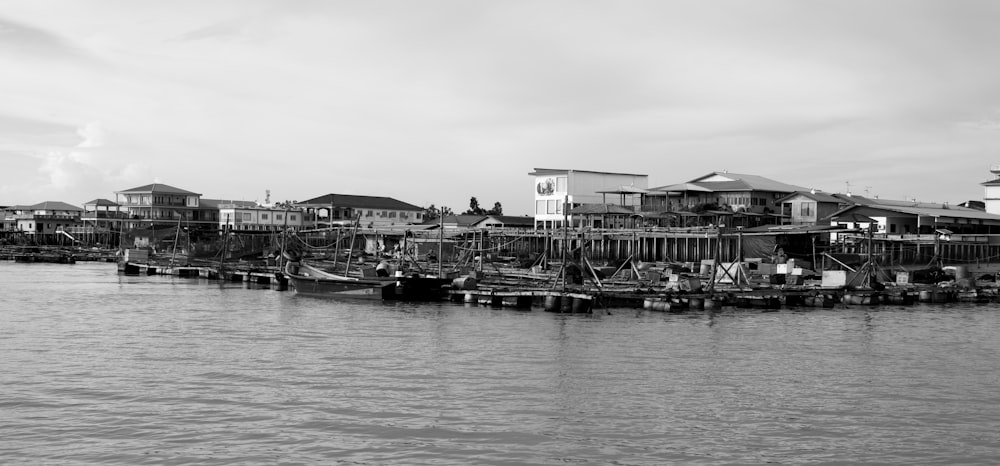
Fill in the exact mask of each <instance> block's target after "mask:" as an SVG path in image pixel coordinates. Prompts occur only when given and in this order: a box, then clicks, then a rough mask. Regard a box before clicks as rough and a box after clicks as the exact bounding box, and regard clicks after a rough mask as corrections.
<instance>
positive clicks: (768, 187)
mask: <svg viewBox="0 0 1000 466" xmlns="http://www.w3.org/2000/svg"><path fill="white" fill-rule="evenodd" d="M713 177H717V178H722V180H720V181H706V180H708V179H710V178H713ZM653 189H654V190H656V191H702V192H721V191H769V192H785V193H791V192H795V191H809V190H808V189H807V188H803V187H801V186H795V185H792V184H787V183H782V182H780V181H775V180H772V179H770V178H765V177H763V176H759V175H746V174H741V173H727V172H712V173H709V174H707V175H704V176H701V177H698V178H695V179H693V180H691V181H688V182H687V183H680V184H674V185H667V186H661V187H659V188H653Z"/></svg>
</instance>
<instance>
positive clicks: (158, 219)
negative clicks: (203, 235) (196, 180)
mask: <svg viewBox="0 0 1000 466" xmlns="http://www.w3.org/2000/svg"><path fill="white" fill-rule="evenodd" d="M115 199H116V200H115V202H116V203H117V204H118V205H119V206H120V208H121V209H122V211H123V212H127V214H128V215H127V219H126V220H125V223H126V224H125V227H126V228H128V229H135V228H143V229H159V228H163V227H168V226H176V225H177V223H178V222H179V221H180V222H183V223H184V224H185V225H186V226H188V227H190V228H198V229H206V228H213V229H214V228H216V227H217V226H218V216H217V215H218V210H217V209H213V208H202V207H201V194H198V193H194V192H191V191H187V190H184V189H180V188H175V187H173V186H170V185H166V184H163V183H153V184H147V185H144V186H138V187H135V188H131V189H126V190H123V191H116V192H115Z"/></svg>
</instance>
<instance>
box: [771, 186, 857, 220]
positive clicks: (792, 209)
mask: <svg viewBox="0 0 1000 466" xmlns="http://www.w3.org/2000/svg"><path fill="white" fill-rule="evenodd" d="M849 199H850V198H847V199H846V200H845V199H844V198H842V197H840V196H838V195H836V194H830V193H823V192H819V191H816V190H811V191H796V192H794V193H791V194H789V195H787V196H785V197H782V198H779V199H778V200H777V201H775V202H776V203H777V204H778V205H780V206H781V210H780V212H781V223H782V224H783V225H819V224H821V223H823V222H822V221H825V220H826V219H827V218H828V217H829V216H831V215H833V214H834V213H835V212H837V211H838V210H840V209H842V208H844V207H847V206H848V205H851V204H852V203H851V202H850V200H849Z"/></svg>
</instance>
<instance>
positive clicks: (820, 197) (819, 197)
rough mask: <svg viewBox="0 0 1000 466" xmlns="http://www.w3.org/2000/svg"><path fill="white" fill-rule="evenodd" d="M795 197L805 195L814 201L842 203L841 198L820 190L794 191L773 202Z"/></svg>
mask: <svg viewBox="0 0 1000 466" xmlns="http://www.w3.org/2000/svg"><path fill="white" fill-rule="evenodd" d="M796 197H805V198H807V199H812V200H814V201H816V202H832V203H835V204H840V203H844V200H843V199H841V198H839V197H837V196H836V195H834V194H827V193H821V192H818V191H817V192H812V191H795V192H794V193H791V194H789V195H787V196H783V197H781V198H780V199H777V200H775V201H774V202H776V203H781V202H785V201H787V200H789V199H794V198H796Z"/></svg>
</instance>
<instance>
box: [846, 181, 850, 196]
mask: <svg viewBox="0 0 1000 466" xmlns="http://www.w3.org/2000/svg"><path fill="white" fill-rule="evenodd" d="M844 184H845V185H847V195H848V196H850V195H851V182H850V181H845V182H844Z"/></svg>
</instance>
